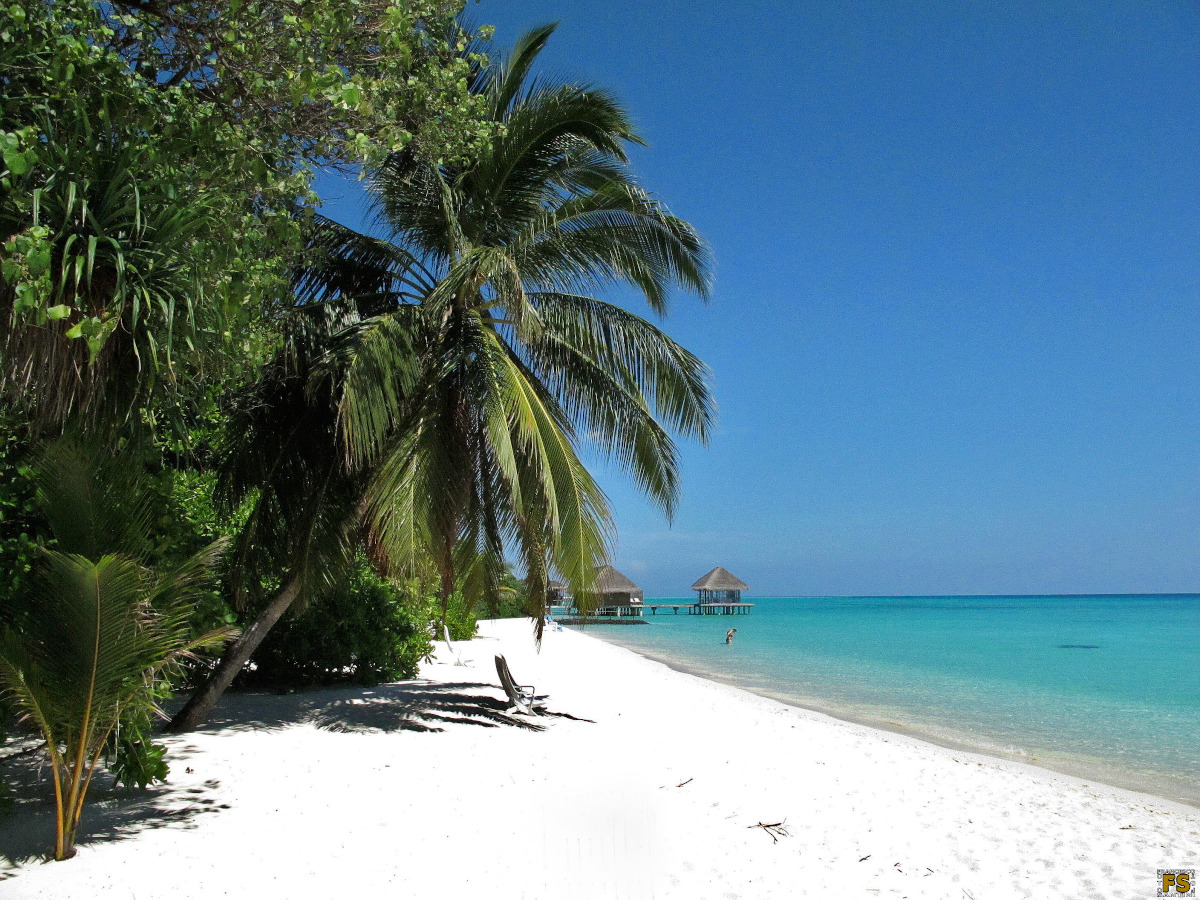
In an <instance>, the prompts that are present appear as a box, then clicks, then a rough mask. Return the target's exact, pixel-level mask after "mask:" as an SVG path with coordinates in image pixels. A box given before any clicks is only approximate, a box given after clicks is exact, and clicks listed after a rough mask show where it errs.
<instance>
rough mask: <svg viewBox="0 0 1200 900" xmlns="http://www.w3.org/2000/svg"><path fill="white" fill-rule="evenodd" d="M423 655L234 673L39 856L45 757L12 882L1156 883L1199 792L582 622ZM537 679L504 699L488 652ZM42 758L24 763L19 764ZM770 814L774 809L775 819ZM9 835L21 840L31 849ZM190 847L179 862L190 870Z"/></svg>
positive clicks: (826, 888) (56, 886) (326, 889)
mask: <svg viewBox="0 0 1200 900" xmlns="http://www.w3.org/2000/svg"><path fill="white" fill-rule="evenodd" d="M455 650H456V651H458V652H459V653H460V654H461V656H462V657H463V659H464V660H465V661H466V663H467V665H465V666H457V665H453V664H451V663H452V659H451V657H450V656H449V654H447V652H446V649H445V646H444V645H440V646H439V647H438V651H437V657H436V658H435V660H434V661H433V662H431V663H427V664H423V665H422V668H421V673H420V676H419V677H418V678H416V679H413V680H411V681H406V682H398V683H395V684H388V685H380V686H378V687H374V688H325V689H320V690H315V691H309V692H303V693H295V694H287V695H272V694H240V695H231V696H228V697H226V698H223V699H222V701H221V703H220V704H219V706H218V710H217V715H216V716H215V717H214V720H213V722H212V723H211V724H210V725H209V726H207V727H206V728H204V729H203V730H201V731H198V732H195V733H192V734H188V735H178V736H175V735H172V736H167V737H164V738H163V739H162V740H163V743H164V744H165V745H166V746H167V748H168V760H169V762H170V764H171V767H172V771H171V775H170V778H169V781H168V783H167V784H166V785H159V786H156V787H155V788H152V789H150V790H148V791H145V792H124V791H119V790H116V791H114V790H111V789H110V788H109V787H108V786H107V785H106V784H101V785H98V787H97V792H96V794H95V796H94V798H93V802H92V803H90V804H89V807H88V810H87V811H86V813H85V816H84V822H83V830H82V833H81V838H80V842H79V855H78V856H77V857H76V858H75V859H73V860H70V861H68V862H63V863H52V864H46V865H41V864H39V863H38V862H37V861H36V859H35V858H34V856H33V855H32V853H33V852H35V851H36V850H37V849H38V848H44V847H45V846H46V845H47V841H48V839H49V837H50V835H51V833H52V832H51V827H50V826H51V822H52V805H53V804H52V799H51V797H50V795H49V794H48V793H47V791H46V790H45V788H46V787H47V786H48V785H47V783H46V782H45V781H43V782H42V784H41V785H40V787H39V786H35V787H37V790H32V789H31V790H28V791H25V790H23V791H22V792H21V795H20V796H19V797H18V798H17V803H16V806H15V809H14V810H13V811H12V812H10V813H9V814H7V815H4V816H0V852H2V853H3V854H5V855H6V856H10V857H11V856H14V855H15V856H18V857H21V860H22V861H20V862H19V863H18V864H17V865H16V866H15V867H13V866H12V865H9V866H8V867H5V866H4V865H3V863H2V862H0V880H3V883H4V895H5V896H6V897H12V898H14V900H42V898H45V900H49V898H55V900H58V898H63V897H67V898H71V897H80V898H83V897H87V898H89V900H92V898H95V900H116V898H122V900H124V898H128V897H130V896H133V895H135V894H136V893H138V892H140V891H142V890H144V887H145V886H146V885H154V884H159V885H163V884H166V885H170V890H171V893H172V897H173V898H175V900H191V898H195V900H211V898H212V897H214V896H239V897H240V896H258V895H269V896H298V897H300V896H314V897H317V896H338V895H340V894H341V893H344V892H345V890H346V887H347V886H348V885H353V888H354V890H355V891H356V892H363V893H368V894H372V895H374V894H380V895H385V896H391V895H393V894H395V893H396V892H397V890H403V891H404V893H406V894H408V895H411V896H422V897H423V896H444V897H458V896H464V897H465V896H470V897H474V896H488V897H490V898H495V900H543V898H544V900H551V898H554V900H558V898H562V897H571V898H575V900H592V898H595V900H601V898H605V900H607V898H623V900H641V898H658V900H662V898H678V900H705V898H711V900H725V898H741V900H759V898H777V897H778V898H790V897H795V896H810V897H813V898H825V897H836V896H895V897H902V896H907V897H922V898H933V900H943V898H944V900H963V898H964V897H967V896H969V897H972V898H974V900H1007V898H1024V897H1042V896H1071V897H1085V898H1098V900H1100V898H1103V900H1116V898H1129V900H1136V898H1141V897H1144V896H1153V892H1154V885H1155V874H1156V871H1157V869H1160V868H1162V869H1170V868H1197V865H1196V864H1197V862H1200V853H1198V851H1200V815H1197V813H1196V810H1194V809H1191V808H1190V807H1185V806H1182V805H1179V804H1176V803H1173V802H1171V801H1169V800H1163V799H1159V798H1157V797H1153V796H1150V795H1145V794H1137V793H1132V792H1129V791H1124V790H1121V789H1119V788H1115V787H1111V786H1108V785H1103V784H1097V783H1093V782H1088V781H1085V780H1082V779H1078V778H1073V777H1072V776H1069V775H1064V774H1059V773H1056V772H1053V771H1050V770H1045V769H1040V768H1037V767H1034V766H1031V765H1028V764H1024V763H1020V762H1011V761H1008V760H1004V759H997V758H993V757H989V756H983V755H980V754H976V753H973V752H959V751H954V750H949V749H945V748H943V747H939V746H937V745H935V744H931V743H929V742H926V741H922V740H920V739H918V738H915V737H913V736H911V735H906V734H893V733H890V732H887V731H882V730H879V729H875V728H871V727H868V726H865V725H860V724H855V723H851V722H846V721H842V720H839V719H835V718H832V717H829V716H827V715H824V714H822V713H820V712H815V711H810V710H807V709H803V708H800V707H796V706H792V705H789V704H786V703H783V702H780V701H778V700H775V699H771V698H766V697H762V696H760V695H757V694H753V693H750V692H748V691H745V690H744V689H742V688H739V687H734V686H730V685H725V684H721V683H720V682H717V681H712V680H709V679H707V678H702V677H697V676H694V675H690V674H686V673H682V672H679V671H676V670H674V669H671V668H669V667H668V666H666V665H665V664H663V663H660V662H657V661H654V660H650V659H647V658H646V657H644V656H642V655H640V654H637V653H635V652H632V651H630V650H627V649H626V648H623V647H619V646H616V645H614V644H610V643H607V642H606V641H604V640H602V639H598V638H594V637H592V636H591V635H585V634H579V633H578V632H575V631H571V630H564V631H562V632H547V634H546V636H545V640H544V642H543V644H542V647H541V651H540V652H537V651H535V649H534V646H533V640H532V634H531V628H530V624H529V622H528V621H527V620H500V621H490V622H483V623H481V626H480V634H479V636H478V637H477V639H476V640H473V641H470V642H463V643H459V644H456V645H455ZM501 653H502V654H505V655H506V657H507V660H508V662H509V665H510V667H511V670H512V673H513V675H514V677H515V678H516V680H517V681H518V682H520V683H522V684H532V685H534V686H535V687H536V689H537V693H539V694H546V695H548V698H547V704H548V714H547V715H545V716H541V717H537V718H526V717H519V716H513V715H510V714H509V713H508V712H507V706H508V704H507V702H506V701H505V700H504V699H503V694H502V692H501V690H500V688H499V686H498V682H497V679H496V674H495V669H494V666H493V659H492V658H493V655H495V654H501ZM33 768H35V767H31V770H32V769H33ZM771 828H776V831H774V832H772V831H771V830H769V829H771ZM22 854H24V855H23V856H22ZM180 873H185V874H184V875H183V876H181V874H180Z"/></svg>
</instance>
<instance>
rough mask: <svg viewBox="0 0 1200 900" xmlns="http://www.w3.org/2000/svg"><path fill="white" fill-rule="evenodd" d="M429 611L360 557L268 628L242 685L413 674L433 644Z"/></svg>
mask: <svg viewBox="0 0 1200 900" xmlns="http://www.w3.org/2000/svg"><path fill="white" fill-rule="evenodd" d="M431 615H432V607H431V605H430V602H429V600H427V599H425V598H423V597H422V596H421V595H420V594H419V593H417V592H415V591H406V590H403V589H401V587H400V586H398V585H396V584H395V583H394V582H391V581H389V580H387V579H384V578H380V577H379V576H378V575H375V574H374V573H373V572H371V570H370V568H369V567H368V566H367V565H366V563H365V561H363V560H362V559H359V560H358V561H357V564H356V565H355V567H354V569H353V571H352V573H351V574H350V576H349V577H348V578H347V579H346V581H345V582H344V583H343V584H342V585H341V586H339V587H338V588H337V589H335V590H333V591H331V592H329V593H327V594H325V595H323V596H322V597H320V598H319V599H317V600H314V601H313V602H311V603H310V604H309V605H308V606H307V607H306V608H305V609H303V610H302V611H299V612H293V613H292V614H291V615H289V616H288V617H287V618H285V619H283V620H282V621H280V622H279V623H278V624H277V625H276V626H275V628H273V629H272V630H271V633H270V634H269V635H268V636H267V638H266V639H265V640H264V641H263V643H262V644H261V645H260V647H259V649H258V651H257V653H256V654H255V656H254V665H255V668H254V671H253V672H250V673H247V674H246V675H245V676H244V680H245V683H246V684H250V685H271V686H276V687H278V686H297V687H298V686H308V685H314V684H338V683H345V684H359V685H371V684H379V683H381V682H384V681H395V680H397V679H401V678H411V677H412V676H414V675H415V674H416V672H417V665H418V663H419V662H420V661H421V659H422V658H424V657H425V656H427V655H429V653H430V651H431V649H432V646H431V644H430V620H431ZM465 621H466V620H465V618H462V619H460V625H459V627H460V631H461V630H462V629H463V628H465V627H466V625H465ZM471 630H472V633H473V631H474V622H473V621H472V622H471Z"/></svg>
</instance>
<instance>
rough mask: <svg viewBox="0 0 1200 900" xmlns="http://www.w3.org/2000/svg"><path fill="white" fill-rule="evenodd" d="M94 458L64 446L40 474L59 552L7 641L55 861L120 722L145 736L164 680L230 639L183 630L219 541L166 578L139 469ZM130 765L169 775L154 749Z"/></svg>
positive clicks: (8, 685) (8, 690)
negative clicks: (30, 731)
mask: <svg viewBox="0 0 1200 900" xmlns="http://www.w3.org/2000/svg"><path fill="white" fill-rule="evenodd" d="M97 459H98V458H97V457H95V456H89V455H87V454H85V453H83V452H82V451H80V450H79V449H78V448H76V447H73V446H71V445H69V444H65V443H60V444H57V445H55V446H54V447H51V448H50V449H48V450H47V451H46V452H45V453H44V454H43V455H42V457H41V458H40V460H39V461H38V463H37V465H36V466H35V469H34V481H35V483H36V485H37V494H38V503H39V506H40V507H41V509H42V510H43V512H44V514H45V516H46V518H47V520H48V521H49V522H50V525H51V528H52V530H53V532H54V535H55V538H56V539H57V542H58V543H57V549H54V550H45V551H43V554H42V555H43V560H42V563H41V565H40V566H39V567H38V571H37V578H36V580H35V582H34V589H33V591H32V593H31V596H30V597H29V598H28V601H27V602H28V607H29V609H30V610H31V612H32V615H30V616H29V617H28V618H27V619H26V621H25V622H24V623H23V627H22V629H21V630H19V631H18V630H17V629H15V628H13V627H7V628H5V630H4V632H3V634H2V635H0V690H2V691H3V693H4V695H5V697H6V698H8V700H9V701H10V702H11V703H13V705H14V706H16V708H17V709H18V711H19V713H20V715H21V717H22V718H23V719H24V720H26V721H28V722H29V723H30V724H31V725H32V726H33V727H34V728H35V729H36V730H37V731H38V732H39V733H40V735H41V737H42V738H43V739H44V741H45V752H46V754H47V756H48V757H49V760H50V764H51V769H52V772H53V776H54V783H55V800H56V837H55V848H54V858H55V859H67V858H69V857H70V856H72V855H74V842H75V832H76V829H77V828H78V825H79V819H80V817H81V815H82V813H83V805H84V801H85V799H86V797H87V792H88V788H89V787H90V785H91V781H92V777H93V775H94V774H95V770H96V767H97V764H98V761H99V758H100V755H101V754H102V753H103V752H104V750H105V748H106V747H108V746H109V742H110V738H111V736H112V735H113V733H114V732H115V731H116V730H117V728H118V725H119V724H120V723H122V722H123V721H124V722H127V723H132V724H133V726H134V730H135V731H136V730H138V728H139V726H141V727H142V730H144V727H145V724H146V723H148V721H149V715H150V713H151V712H152V711H153V710H154V709H155V706H154V700H155V692H154V690H153V686H154V685H155V684H156V682H158V681H160V679H161V677H162V674H163V673H164V672H166V671H169V670H170V669H171V668H172V667H174V666H175V665H177V663H178V660H179V658H180V656H181V655H182V654H185V653H187V652H189V651H190V650H191V649H192V648H194V647H196V646H200V645H205V644H212V643H216V642H219V641H221V640H224V639H225V637H227V636H228V632H226V631H220V632H213V633H210V634H208V635H204V636H202V637H200V638H195V639H193V638H192V637H191V634H190V628H189V625H188V622H189V618H190V614H191V603H192V600H193V598H194V596H195V593H196V591H197V589H198V588H199V587H200V586H201V585H203V584H204V582H205V581H206V580H207V579H208V578H209V572H210V570H211V568H212V565H213V563H214V561H215V559H216V557H217V555H218V554H219V552H220V545H219V544H216V545H213V546H211V547H209V548H206V549H205V550H204V551H202V552H201V553H199V554H197V555H195V556H193V557H192V558H190V559H188V560H186V561H185V562H184V563H183V564H181V565H180V566H178V567H177V568H175V569H174V570H171V571H155V570H153V569H151V568H148V567H147V566H146V565H144V560H145V558H146V547H147V545H148V536H147V528H148V525H149V521H150V510H151V508H152V503H151V501H150V498H149V495H148V493H147V492H146V491H144V490H141V489H139V484H138V475H137V472H138V470H137V468H136V465H135V464H131V463H132V462H133V461H131V460H129V459H120V458H117V459H109V460H107V461H106V462H105V463H104V464H101V463H100V462H98V461H97ZM120 740H121V738H120V737H118V742H119V741H120ZM123 759H124V763H123V770H124V774H125V775H126V776H127V777H130V778H134V779H135V780H136V779H141V778H143V777H148V778H153V777H155V775H156V774H158V773H161V771H162V770H161V765H158V764H160V763H161V759H159V760H157V763H158V764H156V760H155V758H154V753H153V752H146V751H142V752H138V751H132V752H130V751H127V752H125V753H124V754H123ZM134 767H137V768H136V769H135V768H134Z"/></svg>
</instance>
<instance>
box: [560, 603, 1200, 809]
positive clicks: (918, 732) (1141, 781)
mask: <svg viewBox="0 0 1200 900" xmlns="http://www.w3.org/2000/svg"><path fill="white" fill-rule="evenodd" d="M1089 596H1090V595H1089ZM1187 596H1191V595H1187ZM572 630H575V631H577V632H578V631H580V629H579V628H578V627H577V626H572ZM596 639H597V640H600V641H604V640H605V639H604V638H603V637H597V638H596ZM605 643H610V642H608V641H605ZM611 645H612V646H614V647H618V648H620V649H622V650H626V651H628V652H630V653H633V654H635V655H636V656H640V657H641V658H643V659H646V660H650V661H651V662H656V663H659V664H660V665H663V666H666V667H667V668H668V669H671V670H672V671H675V672H679V673H680V674H683V675H688V676H691V677H693V678H699V679H701V680H703V681H708V682H712V683H714V684H721V685H724V686H726V687H730V688H733V689H735V690H740V691H745V692H746V693H748V694H753V695H754V696H756V697H762V698H764V699H767V700H774V701H777V702H779V703H783V704H785V705H787V706H790V707H794V708H796V709H803V710H807V711H808V712H812V713H816V714H818V715H822V716H827V717H828V718H830V719H833V720H835V721H839V722H849V723H851V724H854V725H859V726H861V727H863V728H870V729H873V730H876V731H882V732H885V733H887V734H895V735H899V736H902V737H908V738H912V739H913V740H917V741H923V742H925V743H928V744H932V745H934V746H936V747H942V748H944V749H947V750H955V751H959V752H962V753H977V754H979V755H981V756H987V757H989V758H992V759H998V760H1004V761H1006V762H1011V763H1015V764H1017V765H1024V766H1029V767H1030V768H1032V769H1035V770H1038V771H1042V772H1051V773H1054V774H1056V775H1062V776H1064V777H1067V778H1074V779H1078V780H1080V781H1084V782H1094V783H1098V784H1103V785H1106V786H1107V787H1111V788H1115V789H1117V790H1122V791H1129V792H1130V793H1133V794H1144V795H1146V796H1151V797H1155V798H1156V799H1159V800H1163V801H1165V802H1167V803H1172V804H1175V805H1177V806H1179V807H1181V808H1183V809H1187V810H1190V811H1192V812H1195V811H1197V810H1200V785H1196V786H1193V789H1194V792H1193V794H1192V795H1191V796H1184V797H1180V796H1178V791H1179V790H1180V787H1179V785H1178V783H1177V780H1176V779H1173V778H1170V777H1164V778H1160V779H1155V778H1154V777H1152V776H1140V777H1139V776H1138V775H1129V774H1127V773H1123V772H1122V771H1121V770H1119V769H1116V768H1113V767H1111V766H1108V765H1105V764H1104V762H1103V761H1095V762H1091V761H1090V758H1087V757H1080V756H1069V757H1063V756H1050V755H1046V754H1045V751H1042V753H1041V754H1035V753H1033V752H1032V751H1026V750H1024V749H1021V748H1017V751H1016V752H1013V751H1010V750H1005V749H1004V748H1001V747H997V746H995V745H994V744H986V743H983V742H982V741H973V740H972V739H971V737H970V736H969V735H962V736H960V735H958V734H956V733H949V734H939V733H937V732H935V731H932V730H929V729H927V728H923V727H921V726H920V725H905V724H903V723H900V722H892V721H889V720H886V719H878V718H873V717H870V716H865V715H856V714H855V713H853V712H851V711H849V710H847V709H845V708H842V707H838V706H836V705H833V704H825V703H822V702H821V701H820V699H819V698H805V699H798V698H796V697H794V696H790V695H788V694H785V693H783V692H773V691H770V690H767V689H764V688H760V687H758V686H757V685H752V684H746V683H743V682H739V681H737V680H736V679H733V678H727V677H723V676H721V675H720V674H717V673H713V672H706V671H704V670H702V669H699V668H695V667H693V666H689V665H688V664H687V663H684V662H680V661H679V660H677V659H672V658H671V657H670V656H668V655H666V654H663V655H659V654H655V653H652V652H649V651H646V650H644V649H642V648H634V647H626V646H625V645H623V644H618V643H615V642H611ZM1052 763H1054V764H1052Z"/></svg>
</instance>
